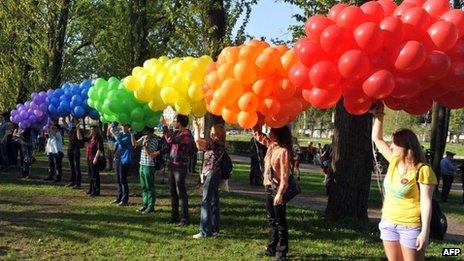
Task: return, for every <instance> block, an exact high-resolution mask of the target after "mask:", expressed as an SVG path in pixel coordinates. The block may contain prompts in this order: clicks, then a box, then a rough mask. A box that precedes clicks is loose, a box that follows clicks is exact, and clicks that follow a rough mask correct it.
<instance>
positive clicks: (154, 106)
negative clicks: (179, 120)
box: [148, 98, 167, 111]
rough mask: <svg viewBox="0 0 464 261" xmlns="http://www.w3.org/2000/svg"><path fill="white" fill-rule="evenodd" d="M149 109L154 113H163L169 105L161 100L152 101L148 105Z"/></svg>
mask: <svg viewBox="0 0 464 261" xmlns="http://www.w3.org/2000/svg"><path fill="white" fill-rule="evenodd" d="M148 107H150V109H151V110H152V111H162V110H164V109H166V107H167V105H166V104H165V103H164V102H163V101H162V100H161V98H160V99H154V100H151V101H150V102H149V103H148Z"/></svg>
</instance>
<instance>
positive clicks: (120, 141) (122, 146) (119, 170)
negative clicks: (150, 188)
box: [109, 124, 132, 206]
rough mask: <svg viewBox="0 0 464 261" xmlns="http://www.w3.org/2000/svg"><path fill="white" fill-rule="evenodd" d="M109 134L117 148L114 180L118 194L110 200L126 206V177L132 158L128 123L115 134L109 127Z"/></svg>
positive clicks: (127, 195)
mask: <svg viewBox="0 0 464 261" xmlns="http://www.w3.org/2000/svg"><path fill="white" fill-rule="evenodd" d="M109 131H110V133H111V135H113V138H114V139H115V140H116V147H117V148H118V150H119V161H118V165H117V166H116V181H117V184H118V186H117V188H118V195H117V197H116V199H115V200H114V201H113V202H112V203H113V204H118V205H119V206H127V205H128V204H129V184H128V182H127V177H128V176H129V169H130V164H131V159H132V138H131V134H130V125H129V124H123V125H122V132H121V133H119V134H116V132H115V131H114V130H113V128H111V129H110V130H109Z"/></svg>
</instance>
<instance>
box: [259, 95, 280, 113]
mask: <svg viewBox="0 0 464 261" xmlns="http://www.w3.org/2000/svg"><path fill="white" fill-rule="evenodd" d="M280 108H281V102H280V101H279V100H278V99H277V98H275V97H273V96H271V97H267V98H264V99H262V100H261V102H260V104H259V108H258V110H259V112H261V114H263V115H264V116H269V115H276V114H277V113H279V111H280Z"/></svg>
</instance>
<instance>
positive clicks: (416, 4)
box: [403, 0, 424, 7]
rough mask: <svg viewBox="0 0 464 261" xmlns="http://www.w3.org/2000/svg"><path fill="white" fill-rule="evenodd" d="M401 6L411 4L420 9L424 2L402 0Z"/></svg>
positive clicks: (421, 0)
mask: <svg viewBox="0 0 464 261" xmlns="http://www.w3.org/2000/svg"><path fill="white" fill-rule="evenodd" d="M403 4H411V5H414V6H419V7H420V6H422V5H423V4H424V0H404V1H403Z"/></svg>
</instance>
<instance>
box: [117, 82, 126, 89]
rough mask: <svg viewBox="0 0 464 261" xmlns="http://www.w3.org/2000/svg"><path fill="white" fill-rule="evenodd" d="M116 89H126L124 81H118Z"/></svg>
mask: <svg viewBox="0 0 464 261" xmlns="http://www.w3.org/2000/svg"><path fill="white" fill-rule="evenodd" d="M118 89H119V90H125V89H126V85H124V82H120V83H119V85H118Z"/></svg>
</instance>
